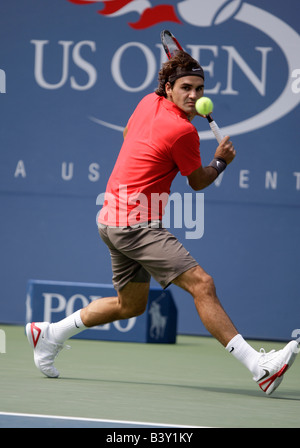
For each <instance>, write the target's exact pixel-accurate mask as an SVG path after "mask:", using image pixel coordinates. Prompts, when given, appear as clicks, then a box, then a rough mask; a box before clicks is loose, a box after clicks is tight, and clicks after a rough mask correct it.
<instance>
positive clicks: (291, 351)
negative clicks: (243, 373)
mask: <svg viewBox="0 0 300 448" xmlns="http://www.w3.org/2000/svg"><path fill="white" fill-rule="evenodd" d="M298 352H299V348H298V343H297V341H291V342H289V343H288V344H287V345H286V346H285V347H284V348H283V349H282V350H278V351H275V350H272V351H270V352H269V353H266V352H265V351H264V349H261V356H260V358H259V360H258V365H259V367H261V369H262V375H261V376H260V377H259V378H253V379H254V381H256V382H257V384H258V385H259V387H260V388H261V390H262V391H263V392H265V393H266V394H267V395H271V394H272V393H273V392H274V390H275V389H277V387H278V386H279V385H280V383H281V381H282V380H283V375H284V374H285V372H286V371H287V370H288V369H289V368H290V367H291V365H292V364H293V362H294V361H295V358H296V356H297V354H298Z"/></svg>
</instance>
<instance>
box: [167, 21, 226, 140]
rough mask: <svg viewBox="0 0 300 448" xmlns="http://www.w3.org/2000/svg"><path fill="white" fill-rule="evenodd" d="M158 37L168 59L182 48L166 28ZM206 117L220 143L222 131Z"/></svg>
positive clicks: (211, 119)
mask: <svg viewBox="0 0 300 448" xmlns="http://www.w3.org/2000/svg"><path fill="white" fill-rule="evenodd" d="M160 39H161V43H162V45H163V47H164V50H165V52H166V55H167V57H168V59H171V58H172V57H173V56H175V54H176V53H177V51H182V50H183V48H182V47H181V45H180V44H179V42H178V40H177V39H176V37H175V36H173V34H172V33H171V32H170V31H168V30H163V31H162V32H161V33H160ZM206 118H207V120H208V122H209V126H210V128H211V130H212V131H213V133H214V135H215V137H216V139H217V141H218V143H220V141H221V140H222V139H223V135H222V132H221V130H220V128H219V126H218V125H217V123H216V122H215V121H214V120H213V118H212V116H211V115H210V114H208V115H206Z"/></svg>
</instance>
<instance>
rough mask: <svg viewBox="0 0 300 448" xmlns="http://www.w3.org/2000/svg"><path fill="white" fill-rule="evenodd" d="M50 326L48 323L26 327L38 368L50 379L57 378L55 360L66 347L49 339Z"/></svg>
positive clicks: (30, 324)
mask: <svg viewBox="0 0 300 448" xmlns="http://www.w3.org/2000/svg"><path fill="white" fill-rule="evenodd" d="M49 326H50V324H49V323H48V322H37V323H35V322H32V323H29V324H27V325H26V334H27V339H28V341H29V343H30V345H31V346H32V347H33V355H34V363H35V365H36V367H37V368H38V369H39V370H40V371H41V372H42V373H43V374H44V375H46V376H48V377H49V378H57V377H58V376H59V372H58V370H57V369H56V368H55V367H54V360H55V358H56V356H57V355H58V353H59V352H60V351H61V349H62V348H63V347H64V345H63V344H57V343H55V342H52V341H51V340H50V339H49Z"/></svg>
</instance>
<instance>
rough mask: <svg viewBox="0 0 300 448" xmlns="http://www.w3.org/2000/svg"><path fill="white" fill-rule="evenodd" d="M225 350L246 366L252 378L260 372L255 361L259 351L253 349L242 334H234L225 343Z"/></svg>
mask: <svg viewBox="0 0 300 448" xmlns="http://www.w3.org/2000/svg"><path fill="white" fill-rule="evenodd" d="M226 350H227V351H228V352H229V353H231V354H232V355H233V356H234V357H235V358H236V359H238V360H239V361H240V362H241V363H242V364H244V366H246V367H247V369H249V370H250V372H251V373H252V374H253V377H254V378H256V377H257V376H258V375H259V374H260V372H261V368H260V367H258V362H257V361H258V358H259V356H260V353H259V352H257V351H256V350H254V348H252V347H251V345H249V344H248V342H246V341H245V339H244V338H243V336H242V335H240V334H237V335H236V336H234V338H232V339H231V341H230V342H229V343H228V344H227V346H226Z"/></svg>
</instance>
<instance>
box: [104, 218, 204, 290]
mask: <svg viewBox="0 0 300 448" xmlns="http://www.w3.org/2000/svg"><path fill="white" fill-rule="evenodd" d="M99 233H100V236H101V238H102V240H103V241H104V242H105V244H106V245H107V246H108V248H109V250H110V255H111V263H112V271H113V278H112V281H113V285H114V287H115V289H116V290H121V289H122V288H124V286H125V285H126V284H127V283H128V282H150V278H151V276H152V277H153V278H154V279H155V280H156V281H157V282H158V283H159V284H160V285H161V286H162V288H164V289H165V288H166V287H167V286H169V285H170V283H172V281H173V280H174V279H175V278H176V277H178V275H180V274H182V273H183V272H186V271H187V270H189V269H190V268H192V267H194V266H197V265H198V263H197V261H196V260H195V259H194V258H193V257H192V256H191V255H190V253H189V252H188V251H187V250H186V249H185V248H184V247H183V245H182V244H181V243H180V242H179V241H178V240H177V238H176V237H175V236H174V235H172V234H171V233H170V232H168V230H167V229H165V228H163V227H162V226H161V224H159V225H158V224H157V223H156V226H153V225H151V224H147V226H143V227H142V226H139V227H110V226H105V225H102V224H101V225H100V226H99Z"/></svg>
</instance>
